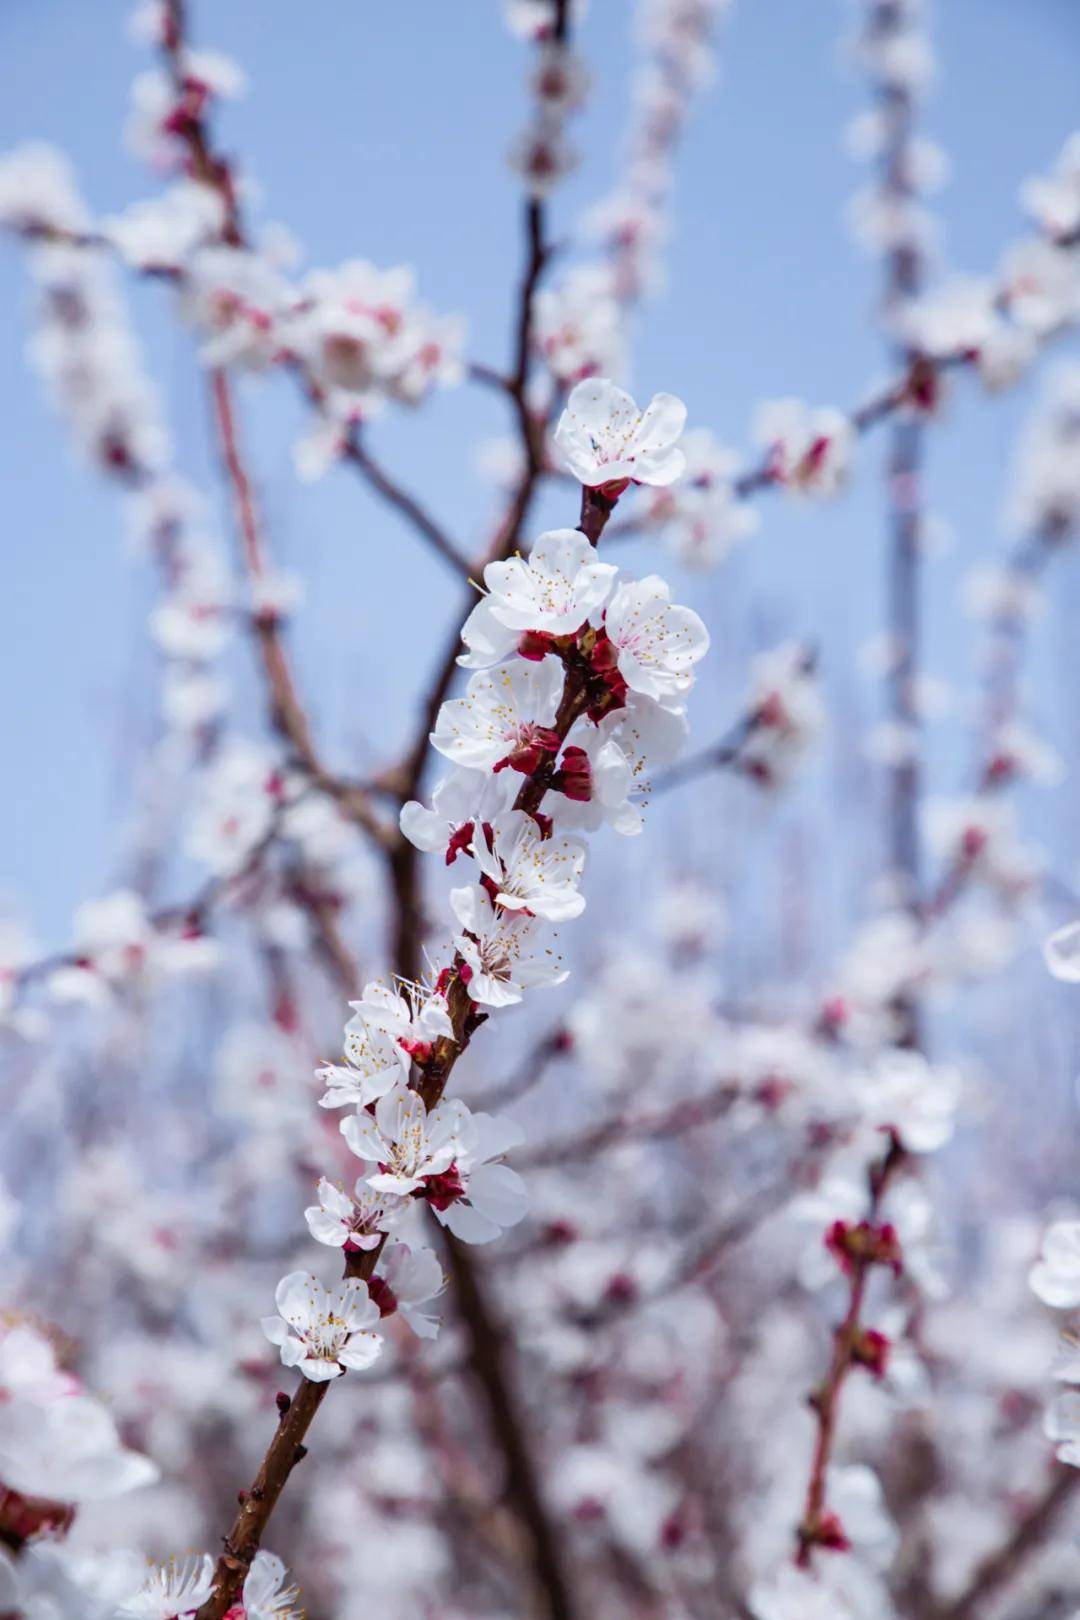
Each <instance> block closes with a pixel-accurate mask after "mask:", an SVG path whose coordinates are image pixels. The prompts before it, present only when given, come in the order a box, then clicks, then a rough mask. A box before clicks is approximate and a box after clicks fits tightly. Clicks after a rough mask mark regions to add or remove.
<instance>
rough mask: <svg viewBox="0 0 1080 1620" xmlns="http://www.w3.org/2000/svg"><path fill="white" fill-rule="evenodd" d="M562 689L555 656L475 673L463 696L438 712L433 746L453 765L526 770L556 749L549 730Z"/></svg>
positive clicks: (559, 666)
mask: <svg viewBox="0 0 1080 1620" xmlns="http://www.w3.org/2000/svg"><path fill="white" fill-rule="evenodd" d="M562 691H563V669H562V665H561V663H560V662H559V660H558V659H557V658H543V659H540V660H539V661H538V662H535V663H533V662H530V661H528V660H526V659H515V661H514V662H513V663H506V664H500V665H498V666H497V667H496V668H495V669H491V670H483V671H479V672H478V673H477V674H475V675H474V676H473V677H472V679H471V680H470V681H469V684H468V686H467V687H466V688H465V696H464V697H460V698H450V699H448V701H447V702H446V703H444V704H443V706H442V708H441V709H440V710H439V714H438V718H437V720H436V722H435V730H434V731H433V732H432V734H431V742H432V746H433V747H434V748H436V749H438V751H439V753H440V754H445V756H446V758H447V759H451V760H453V762H454V764H455V765H464V766H467V767H469V768H471V769H474V770H488V771H490V770H495V771H499V770H502V769H504V768H506V767H510V768H511V769H512V770H515V771H521V772H529V771H533V770H535V769H536V766H537V765H538V764H539V763H540V760H541V759H542V758H543V757H544V754H545V753H551V752H553V751H554V749H555V748H557V746H558V738H557V737H556V735H555V733H554V732H553V731H552V729H551V728H552V726H553V725H554V722H555V715H556V712H557V710H558V707H559V699H560V698H561V697H562Z"/></svg>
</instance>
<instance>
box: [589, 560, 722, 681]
mask: <svg viewBox="0 0 1080 1620" xmlns="http://www.w3.org/2000/svg"><path fill="white" fill-rule="evenodd" d="M604 629H605V630H606V631H607V634H608V637H609V639H610V641H611V642H612V644H613V645H614V647H615V648H616V651H617V661H618V668H619V674H620V675H621V676H622V678H623V680H624V681H625V682H626V684H627V686H628V687H629V688H630V690H631V691H632V692H641V693H643V694H644V695H645V696H646V697H651V698H655V699H656V700H657V701H658V702H660V703H664V702H668V703H670V702H672V701H674V702H678V700H679V699H680V698H681V697H682V696H683V695H684V694H685V693H686V692H687V691H689V689H690V687H691V686H692V685H693V682H694V665H695V664H696V663H698V662H699V661H700V659H702V658H704V656H705V654H706V653H707V652H708V650H709V632H708V631H707V630H706V628H705V626H704V624H703V623H702V622H701V619H700V618H699V617H698V615H697V614H696V613H695V612H694V610H693V609H692V608H688V607H680V606H677V605H675V604H673V603H672V601H671V590H670V587H669V586H668V585H667V584H666V583H665V581H664V580H662V579H661V578H660V577H659V576H658V575H657V574H650V575H649V576H648V577H647V578H646V579H640V580H633V581H626V582H624V583H623V584H621V585H619V586H618V588H617V589H616V591H615V593H614V595H613V596H612V598H611V601H610V602H609V604H608V608H607V612H606V614H605V617H604Z"/></svg>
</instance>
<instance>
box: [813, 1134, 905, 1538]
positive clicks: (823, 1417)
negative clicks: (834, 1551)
mask: <svg viewBox="0 0 1080 1620" xmlns="http://www.w3.org/2000/svg"><path fill="white" fill-rule="evenodd" d="M903 1161H904V1151H903V1148H902V1147H901V1146H900V1143H899V1141H898V1140H897V1138H896V1137H895V1136H893V1137H892V1139H891V1141H890V1144H889V1147H888V1149H887V1151H886V1152H885V1154H884V1155H883V1157H882V1158H881V1159H880V1160H879V1161H878V1162H876V1163H875V1164H874V1165H872V1166H871V1169H870V1175H869V1181H870V1198H869V1202H868V1205H867V1213H866V1217H865V1219H864V1221H862V1222H861V1223H860V1226H859V1227H858V1228H856V1229H855V1231H854V1232H853V1233H852V1234H851V1243H850V1244H849V1246H848V1247H847V1249H846V1252H845V1264H846V1269H847V1279H848V1303H847V1310H846V1312H845V1314H844V1318H843V1321H842V1322H841V1323H840V1325H839V1327H837V1328H836V1330H835V1332H834V1335H833V1352H832V1359H831V1361H830V1363H829V1369H828V1372H827V1373H826V1375H825V1381H824V1383H823V1384H822V1385H821V1387H820V1388H819V1389H817V1390H816V1391H815V1392H814V1394H813V1395H812V1396H811V1397H810V1406H811V1408H812V1410H813V1413H814V1417H815V1419H816V1421H817V1435H816V1439H815V1442H814V1454H813V1458H812V1461H811V1464H810V1480H809V1483H808V1485H807V1490H806V1501H805V1505H804V1507H803V1515H802V1519H801V1520H800V1522H799V1526H798V1530H797V1532H796V1554H795V1561H796V1563H797V1564H798V1565H799V1566H800V1567H802V1568H806V1567H807V1566H808V1565H809V1563H810V1557H811V1553H812V1552H813V1549H814V1548H815V1547H818V1546H821V1545H823V1544H824V1545H828V1544H830V1537H831V1536H832V1535H833V1534H834V1532H836V1531H837V1530H838V1529H839V1527H838V1526H834V1525H832V1524H831V1523H830V1516H829V1514H828V1511H827V1505H826V1501H825V1487H826V1477H827V1474H828V1470H829V1464H830V1462H831V1461H832V1452H833V1443H834V1441H835V1438H836V1424H837V1419H838V1417H839V1412H840V1398H841V1396H842V1394H843V1389H844V1385H845V1383H846V1381H847V1376H848V1374H849V1373H850V1372H851V1370H852V1368H853V1367H856V1366H858V1365H859V1364H860V1361H861V1360H862V1359H863V1358H862V1357H861V1356H860V1345H861V1340H862V1338H863V1332H864V1330H863V1324H862V1310H863V1303H864V1300H865V1296H866V1286H867V1283H868V1281H869V1278H870V1273H871V1271H872V1270H873V1268H874V1266H875V1265H878V1264H880V1263H882V1260H883V1258H884V1257H883V1256H882V1255H881V1254H880V1253H879V1252H877V1236H878V1232H879V1228H878V1221H879V1219H880V1211H881V1204H882V1200H883V1198H884V1196H885V1193H886V1191H887V1190H888V1187H889V1184H890V1182H891V1181H892V1178H893V1176H894V1175H895V1173H896V1171H897V1170H898V1169H899V1167H900V1165H901V1164H902V1163H903ZM881 1230H882V1231H883V1230H884V1229H881ZM856 1240H859V1241H856ZM831 1544H832V1545H834V1546H836V1545H844V1543H843V1542H837V1541H832V1543H831Z"/></svg>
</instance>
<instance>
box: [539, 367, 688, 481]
mask: <svg viewBox="0 0 1080 1620" xmlns="http://www.w3.org/2000/svg"><path fill="white" fill-rule="evenodd" d="M685 425H686V406H685V405H684V404H683V402H682V400H681V399H676V398H675V396H674V395H673V394H655V395H654V396H653V398H652V400H651V401H650V403H649V405H648V406H647V408H646V409H645V410H644V411H641V410H639V409H638V407H637V405H636V403H635V402H634V400H633V399H632V398H631V397H630V395H629V394H627V393H624V392H623V390H622V389H621V388H617V387H616V385H615V384H614V383H613V382H609V381H608V380H607V379H606V378H603V377H589V378H586V380H585V381H584V382H579V383H578V384H577V386H576V387H575V388H574V389H572V390H571V393H570V397H569V399H568V400H567V402H566V408H565V410H564V411H563V413H562V416H561V417H560V418H559V425H558V427H557V428H556V429H555V443H556V445H557V447H558V449H559V450H560V451H561V453H562V456H563V460H564V461H565V463H566V465H567V467H568V468H569V469H570V471H571V472H572V473H573V475H574V477H575V478H577V479H579V480H580V481H581V483H583V484H585V485H587V486H588V487H590V488H593V489H595V488H607V487H608V486H616V488H617V487H618V486H622V487H625V486H626V484H628V483H631V482H633V483H636V484H660V485H663V484H673V483H674V482H675V480H676V478H678V477H679V476H680V475H681V473H682V471H683V469H684V467H685V465H686V458H685V457H684V455H683V453H682V451H681V450H680V449H679V448H678V445H677V443H676V441H677V440H678V439H679V437H680V436H681V434H682V431H683V428H684V427H685ZM613 493H614V491H613Z"/></svg>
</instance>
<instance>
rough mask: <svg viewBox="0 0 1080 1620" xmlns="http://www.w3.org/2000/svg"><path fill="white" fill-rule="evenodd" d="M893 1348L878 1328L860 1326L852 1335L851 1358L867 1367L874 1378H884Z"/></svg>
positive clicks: (861, 1365)
mask: <svg viewBox="0 0 1080 1620" xmlns="http://www.w3.org/2000/svg"><path fill="white" fill-rule="evenodd" d="M891 1348H892V1346H891V1345H890V1343H889V1341H888V1339H887V1338H886V1337H885V1335H884V1333H879V1332H878V1331H877V1329H876V1328H860V1329H858V1330H857V1331H856V1332H855V1333H853V1334H852V1336H851V1345H850V1350H851V1359H852V1361H854V1362H857V1363H858V1365H859V1366H860V1367H865V1368H866V1370H867V1372H868V1373H870V1374H871V1376H872V1377H874V1378H884V1376H885V1372H886V1369H887V1367H888V1364H889V1351H890V1349H891Z"/></svg>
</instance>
